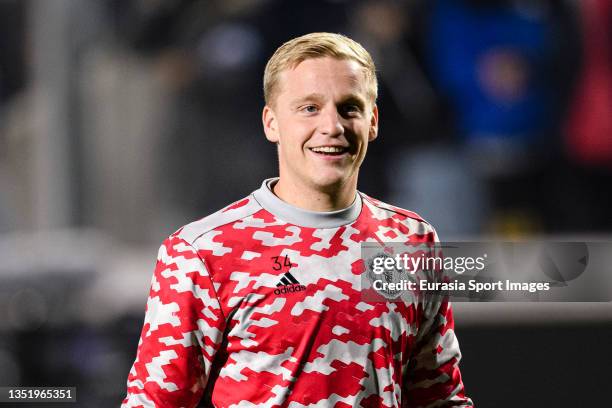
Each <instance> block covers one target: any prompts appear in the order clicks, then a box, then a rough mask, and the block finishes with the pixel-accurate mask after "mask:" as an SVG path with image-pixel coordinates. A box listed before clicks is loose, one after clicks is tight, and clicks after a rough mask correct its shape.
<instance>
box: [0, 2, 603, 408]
mask: <svg viewBox="0 0 612 408" xmlns="http://www.w3.org/2000/svg"><path fill="white" fill-rule="evenodd" d="M312 31H331V32H340V33H344V34H347V35H349V36H351V37H352V38H354V39H356V40H358V41H360V42H361V43H362V44H363V45H364V46H365V47H366V48H367V49H368V50H369V51H370V52H371V53H372V55H373V57H374V59H375V61H376V63H377V66H378V70H379V81H380V92H379V93H380V98H379V101H378V104H379V109H380V119H381V124H380V137H379V138H378V139H377V140H376V141H375V142H374V143H373V144H371V145H370V150H369V153H368V157H367V159H366V161H365V163H364V165H363V168H362V171H361V174H360V187H359V188H360V190H361V191H363V192H365V193H367V194H369V195H372V196H375V197H377V198H380V199H382V200H383V201H388V202H391V203H393V204H395V205H398V206H401V207H404V208H409V209H411V210H414V211H416V212H418V213H419V214H421V215H422V216H423V217H425V218H426V219H428V220H429V221H431V222H432V224H433V225H435V226H436V228H437V230H438V233H439V235H440V237H441V239H442V240H446V241H451V240H474V241H477V240H487V239H500V240H515V239H540V240H541V239H544V240H571V241H577V240H578V241H612V216H611V215H610V209H611V208H612V1H609V0H580V1H578V0H550V1H547V0H427V1H426V0H370V1H368V0H361V1H348V0H347V1H343V0H311V1H309V2H294V1H281V0H210V1H191V0H189V1H188V0H0V386H8V385H23V386H76V387H77V388H78V390H77V396H78V397H77V398H78V401H79V402H78V403H77V404H76V405H78V406H83V407H110V406H118V405H119V404H120V401H121V399H122V398H123V396H124V393H125V387H126V385H125V384H126V379H127V374H128V371H129V368H130V366H131V364H132V362H133V359H134V357H135V352H136V347H137V342H138V337H139V333H140V330H141V327H142V322H143V318H144V307H145V303H146V297H147V293H148V290H149V283H150V279H151V275H152V271H153V266H154V263H155V258H156V254H157V248H158V246H159V244H160V242H161V241H162V240H163V239H164V238H165V237H166V236H167V235H169V234H171V233H172V232H174V231H175V230H176V229H177V228H179V227H180V226H181V225H184V224H185V223H188V222H190V221H192V220H195V219H197V218H201V217H202V216H204V215H207V214H209V213H211V212H213V211H215V210H217V209H219V208H221V207H223V206H224V205H226V204H228V203H230V202H232V201H235V200H237V199H239V198H241V197H243V196H245V195H247V194H248V193H250V192H251V191H253V190H255V189H256V188H258V187H259V185H260V183H261V181H262V180H263V179H264V178H267V177H273V176H275V175H276V172H277V162H276V152H275V148H274V146H272V145H271V144H269V143H268V142H267V141H266V140H265V138H264V135H263V131H262V128H261V121H260V114H261V109H262V107H263V91H262V75H263V69H264V66H265V63H266V61H267V59H268V58H269V57H270V56H271V55H272V53H273V52H274V50H275V49H276V48H277V47H278V46H279V45H281V44H282V43H283V42H285V41H286V40H288V39H290V38H292V37H295V36H298V35H301V34H304V33H307V32H312ZM611 279H612V277H611ZM604 284H606V283H604ZM607 284H608V285H609V284H610V282H608V283H607ZM609 287H610V286H609ZM455 313H456V320H457V332H458V335H459V339H460V342H461V345H462V351H463V354H464V359H463V363H462V367H463V368H462V371H463V375H464V378H465V383H466V387H467V392H468V394H469V395H470V396H471V397H472V398H473V399H474V401H475V402H476V404H477V406H480V407H515V406H517V405H520V406H523V407H548V406H555V407H570V406H605V405H607V403H609V402H608V400H609V398H608V396H607V390H608V382H609V381H608V378H607V375H608V374H609V369H610V367H612V350H610V345H611V344H612V312H611V308H610V303H572V304H537V303H534V304H456V312H455ZM37 406H42V405H38V404H37ZM50 406H51V405H50ZM54 406H61V405H60V404H56V405H54ZM70 406H75V404H71V405H70Z"/></svg>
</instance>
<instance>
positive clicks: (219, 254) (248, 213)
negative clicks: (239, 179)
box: [122, 183, 472, 408]
mask: <svg viewBox="0 0 612 408" xmlns="http://www.w3.org/2000/svg"><path fill="white" fill-rule="evenodd" d="M262 189H264V190H266V191H264V193H265V194H268V195H269V194H271V193H270V191H269V189H268V187H267V185H266V184H265V183H264V185H263V186H262V188H261V189H260V190H258V191H256V192H255V193H254V194H251V195H250V196H248V197H247V198H245V199H243V200H240V201H238V202H236V203H234V204H232V205H230V206H228V207H226V208H224V209H223V210H220V211H218V212H217V213H215V214H212V215H210V216H208V217H206V218H203V219H202V220H199V221H196V222H194V223H191V224H188V225H187V226H185V227H183V228H181V229H180V230H178V231H177V232H176V233H174V234H173V235H172V236H170V237H169V238H168V239H166V240H165V241H164V243H163V245H162V246H161V248H160V250H159V255H158V260H157V265H156V268H155V272H154V276H153V279H152V283H151V290H150V295H149V299H148V302H147V309H146V317H145V321H144V326H143V329H142V334H141V338H140V341H139V344H138V351H137V357H136V360H135V362H134V364H133V366H132V369H131V371H130V373H129V377H128V392H127V396H126V398H125V399H124V401H123V405H122V407H125V408H127V407H194V406H197V405H198V403H199V402H200V401H202V404H203V406H214V407H290V408H297V407H338V408H340V407H342V408H350V407H429V406H431V407H433V406H436V407H437V406H445V407H446V406H461V407H465V406H472V403H471V401H470V400H469V399H468V398H467V397H466V396H465V395H464V388H463V384H462V381H461V375H460V372H459V368H458V362H459V359H460V357H461V354H460V352H459V346H458V343H457V340H456V338H455V334H454V330H453V327H454V324H453V315H452V310H451V307H450V304H449V303H448V302H447V301H445V300H442V301H438V302H425V301H418V302H414V303H410V304H408V303H405V302H371V303H368V302H364V301H363V299H362V296H361V292H360V285H361V283H360V282H361V279H360V275H361V273H362V272H363V271H364V262H363V261H362V260H361V251H360V243H362V242H364V241H370V242H374V241H375V242H381V241H399V242H433V241H435V240H436V239H437V238H436V234H435V231H434V229H433V228H432V227H431V226H430V225H429V224H428V223H426V222H425V221H423V220H422V219H421V218H420V217H419V216H418V215H416V214H414V213H412V212H409V211H406V210H402V209H399V208H395V207H392V206H389V205H387V204H384V203H382V202H379V201H377V200H374V199H372V198H370V197H368V196H366V195H364V194H361V193H358V196H357V199H356V203H357V204H359V206H360V208H359V211H358V213H356V216H355V217H352V218H353V219H349V220H347V221H346V222H345V223H344V224H343V225H339V226H334V227H326V228H317V227H315V226H312V225H309V226H305V225H299V224H297V223H290V222H287V221H286V220H285V219H281V218H279V217H278V216H277V215H275V211H273V210H271V209H270V208H267V207H266V206H265V205H262V203H261V202H259V201H261V200H259V201H258V200H257V197H258V196H257V194H256V193H257V192H259V193H260V194H261V193H262V191H261V190H262ZM354 205H355V204H354ZM287 207H290V206H288V205H287Z"/></svg>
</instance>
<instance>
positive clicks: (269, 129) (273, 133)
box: [261, 105, 279, 143]
mask: <svg viewBox="0 0 612 408" xmlns="http://www.w3.org/2000/svg"><path fill="white" fill-rule="evenodd" d="M261 121H262V122H263V128H264V132H265V134H266V139H268V140H269V141H270V142H272V143H278V142H279V131H278V121H277V120H276V114H275V113H274V111H273V110H272V108H271V107H269V106H268V105H266V106H264V108H263V112H262V114H261Z"/></svg>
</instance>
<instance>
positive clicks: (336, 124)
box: [319, 107, 344, 137]
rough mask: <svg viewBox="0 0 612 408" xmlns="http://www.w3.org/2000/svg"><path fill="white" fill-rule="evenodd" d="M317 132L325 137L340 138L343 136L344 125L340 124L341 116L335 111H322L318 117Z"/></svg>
mask: <svg viewBox="0 0 612 408" xmlns="http://www.w3.org/2000/svg"><path fill="white" fill-rule="evenodd" d="M319 118H320V122H319V131H320V132H321V134H324V135H326V136H332V137H335V136H340V135H342V134H344V125H343V124H342V116H341V115H340V113H339V112H338V110H337V109H335V107H334V108H328V109H324V110H323V111H322V112H321V114H320V115H319Z"/></svg>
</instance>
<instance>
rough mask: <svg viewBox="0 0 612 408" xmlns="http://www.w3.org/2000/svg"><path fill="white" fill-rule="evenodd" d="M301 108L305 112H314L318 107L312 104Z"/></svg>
mask: <svg viewBox="0 0 612 408" xmlns="http://www.w3.org/2000/svg"><path fill="white" fill-rule="evenodd" d="M302 110H303V111H304V112H306V113H316V112H317V110H318V109H317V107H316V106H314V105H306V106H304V107H303V108H302Z"/></svg>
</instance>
